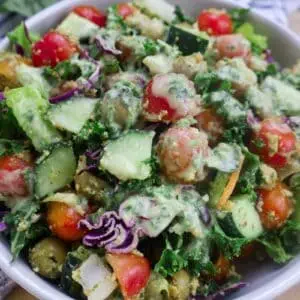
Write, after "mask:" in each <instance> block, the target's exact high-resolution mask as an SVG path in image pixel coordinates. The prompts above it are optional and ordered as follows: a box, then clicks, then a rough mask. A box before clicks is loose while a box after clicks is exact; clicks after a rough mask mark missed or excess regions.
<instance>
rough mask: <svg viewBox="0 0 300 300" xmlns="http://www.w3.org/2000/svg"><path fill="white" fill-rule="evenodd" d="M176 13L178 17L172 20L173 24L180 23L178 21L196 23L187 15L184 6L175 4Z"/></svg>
mask: <svg viewBox="0 0 300 300" xmlns="http://www.w3.org/2000/svg"><path fill="white" fill-rule="evenodd" d="M175 15H176V18H175V20H174V21H173V22H172V23H173V24H178V23H188V24H193V23H194V20H193V18H191V17H189V16H187V15H185V13H184V12H183V10H182V8H181V7H180V6H179V5H176V6H175Z"/></svg>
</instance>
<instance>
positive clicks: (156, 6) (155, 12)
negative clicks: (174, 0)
mask: <svg viewBox="0 0 300 300" xmlns="http://www.w3.org/2000/svg"><path fill="white" fill-rule="evenodd" d="M133 3H134V5H135V6H137V7H139V8H141V9H142V11H143V12H145V13H146V14H148V15H150V16H153V17H159V18H160V19H162V20H164V21H165V22H167V23H172V21H174V19H175V18H176V14H175V6H174V5H172V4H170V3H168V2H167V1H165V0H135V1H134V2H133Z"/></svg>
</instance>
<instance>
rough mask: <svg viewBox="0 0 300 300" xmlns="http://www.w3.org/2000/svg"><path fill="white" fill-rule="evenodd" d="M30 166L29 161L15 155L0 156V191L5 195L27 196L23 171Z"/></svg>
mask: <svg viewBox="0 0 300 300" xmlns="http://www.w3.org/2000/svg"><path fill="white" fill-rule="evenodd" d="M29 168H31V163H29V162H28V161H25V160H23V159H21V158H19V157H17V156H3V157H1V158H0V193H1V194H4V195H7V196H20V197H23V196H27V195H28V186H27V184H26V181H25V178H24V171H25V170H26V169H29Z"/></svg>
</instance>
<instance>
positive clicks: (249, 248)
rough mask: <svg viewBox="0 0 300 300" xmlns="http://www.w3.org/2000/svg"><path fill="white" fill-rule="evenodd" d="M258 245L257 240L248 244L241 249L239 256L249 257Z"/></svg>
mask: <svg viewBox="0 0 300 300" xmlns="http://www.w3.org/2000/svg"><path fill="white" fill-rule="evenodd" d="M256 247H257V244H256V243H255V242H252V243H249V244H246V245H245V246H244V247H243V248H242V251H241V254H240V256H239V257H238V258H239V259H247V258H249V257H251V256H252V255H253V253H255V248H256Z"/></svg>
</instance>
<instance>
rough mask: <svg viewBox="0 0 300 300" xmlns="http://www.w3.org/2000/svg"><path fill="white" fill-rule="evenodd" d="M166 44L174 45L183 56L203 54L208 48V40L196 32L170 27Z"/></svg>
mask: <svg viewBox="0 0 300 300" xmlns="http://www.w3.org/2000/svg"><path fill="white" fill-rule="evenodd" d="M167 43H168V44H170V45H176V46H177V47H178V48H179V50H180V51H181V52H182V54H183V55H191V54H193V53H197V52H201V53H204V52H205V51H206V49H207V47H208V44H209V39H208V38H206V37H205V36H204V34H201V33H199V32H197V31H194V30H188V29H186V28H183V27H179V26H171V27H170V29H169V33H168V37H167Z"/></svg>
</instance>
